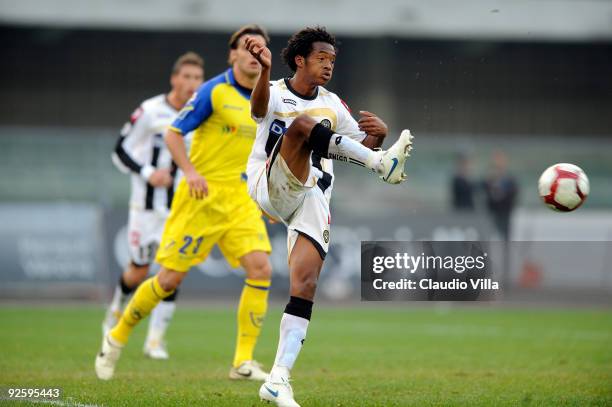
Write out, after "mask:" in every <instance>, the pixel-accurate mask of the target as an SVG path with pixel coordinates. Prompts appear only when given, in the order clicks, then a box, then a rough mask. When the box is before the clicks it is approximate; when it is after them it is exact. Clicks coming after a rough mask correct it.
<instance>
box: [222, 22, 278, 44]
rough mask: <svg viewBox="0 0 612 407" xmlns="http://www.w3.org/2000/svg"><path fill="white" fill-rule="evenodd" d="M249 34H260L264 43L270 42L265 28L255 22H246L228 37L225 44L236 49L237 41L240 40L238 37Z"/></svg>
mask: <svg viewBox="0 0 612 407" xmlns="http://www.w3.org/2000/svg"><path fill="white" fill-rule="evenodd" d="M249 34H253V35H261V36H262V37H264V40H266V44H269V43H270V37H269V36H268V32H267V31H266V29H265V28H263V27H262V26H260V25H257V24H248V25H243V26H242V27H240V28H239V29H238V30H237V31H236V32H234V33H233V34H232V36H231V37H230V39H229V42H228V43H227V45H228V46H229V48H230V49H236V48H238V41H240V38H242V37H243V36H245V35H249Z"/></svg>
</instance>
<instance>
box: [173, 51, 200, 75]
mask: <svg viewBox="0 0 612 407" xmlns="http://www.w3.org/2000/svg"><path fill="white" fill-rule="evenodd" d="M183 65H195V66H199V67H200V68H202V69H204V60H203V59H202V57H201V56H199V55H198V54H196V53H195V52H192V51H189V52H186V53H184V54H183V55H181V56H180V57H178V58H177V60H176V61H175V62H174V65H173V66H172V75H175V74H177V73H178V71H180V70H181V67H182V66H183Z"/></svg>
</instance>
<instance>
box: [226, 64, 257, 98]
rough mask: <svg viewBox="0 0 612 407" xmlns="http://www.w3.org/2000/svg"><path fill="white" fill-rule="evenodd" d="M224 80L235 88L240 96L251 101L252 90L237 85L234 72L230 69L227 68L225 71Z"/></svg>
mask: <svg viewBox="0 0 612 407" xmlns="http://www.w3.org/2000/svg"><path fill="white" fill-rule="evenodd" d="M225 80H226V81H227V83H229V84H230V85H232V86H233V87H235V88H236V90H237V91H238V92H239V93H240V94H241V95H242V96H244V97H245V98H247V99H249V100H250V99H251V92H252V91H253V89H249V88H245V87H244V86H242V85H241V84H239V83H238V81H237V80H236V78H235V77H234V70H233V69H232V68H229V69H228V70H227V71H225Z"/></svg>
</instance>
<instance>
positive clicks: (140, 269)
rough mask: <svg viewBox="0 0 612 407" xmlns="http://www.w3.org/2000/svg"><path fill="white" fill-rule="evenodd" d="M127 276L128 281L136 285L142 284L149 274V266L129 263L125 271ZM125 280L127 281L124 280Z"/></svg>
mask: <svg viewBox="0 0 612 407" xmlns="http://www.w3.org/2000/svg"><path fill="white" fill-rule="evenodd" d="M127 274H128V275H127V276H126V277H128V278H129V280H131V281H133V282H135V283H136V285H138V284H140V283H142V282H143V281H144V280H145V278H147V274H149V265H148V264H146V265H142V266H141V265H138V264H135V263H131V264H130V267H129V268H128V271H127ZM126 280H127V279H126Z"/></svg>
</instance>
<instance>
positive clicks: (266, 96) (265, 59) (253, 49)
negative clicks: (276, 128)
mask: <svg viewBox="0 0 612 407" xmlns="http://www.w3.org/2000/svg"><path fill="white" fill-rule="evenodd" d="M244 45H245V47H246V49H247V50H248V51H249V52H250V53H251V54H252V55H253V56H254V57H255V58H256V59H257V61H258V62H259V63H260V64H261V74H260V75H259V79H258V81H257V84H256V85H255V89H253V93H252V94H251V115H252V116H253V117H254V118H262V117H264V116H265V115H266V113H267V112H268V102H269V101H270V68H271V67H272V53H271V52H270V49H269V48H268V47H266V44H265V42H264V41H263V39H261V38H258V37H249V38H247V39H246V40H245V43H244Z"/></svg>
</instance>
